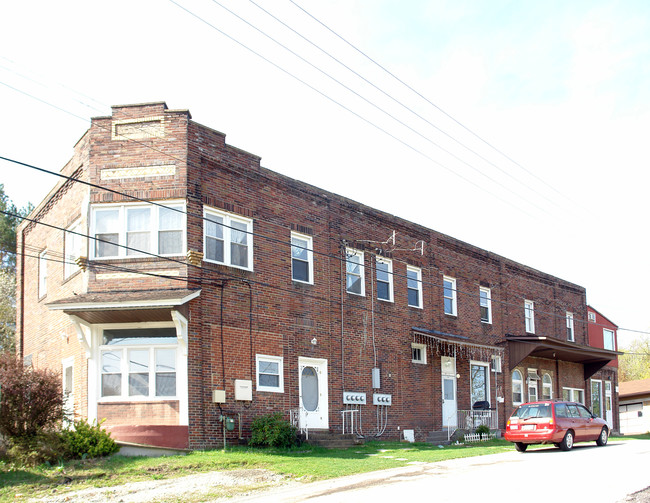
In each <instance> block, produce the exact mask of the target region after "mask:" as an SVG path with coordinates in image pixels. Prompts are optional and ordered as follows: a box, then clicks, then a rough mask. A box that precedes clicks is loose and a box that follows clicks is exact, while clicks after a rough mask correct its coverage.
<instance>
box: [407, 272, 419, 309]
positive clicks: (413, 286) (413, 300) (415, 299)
mask: <svg viewBox="0 0 650 503" xmlns="http://www.w3.org/2000/svg"><path fill="white" fill-rule="evenodd" d="M406 290H407V297H408V305H409V306H411V307H419V308H420V309H422V270H421V269H420V268H419V267H413V266H410V265H408V266H406Z"/></svg>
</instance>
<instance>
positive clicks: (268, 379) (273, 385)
mask: <svg viewBox="0 0 650 503" xmlns="http://www.w3.org/2000/svg"><path fill="white" fill-rule="evenodd" d="M283 361H284V359H283V358H282V357H281V356H269V355H255V365H256V368H257V387H256V389H257V391H271V392H273V393H284V368H283Z"/></svg>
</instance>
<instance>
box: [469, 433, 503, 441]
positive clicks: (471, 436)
mask: <svg viewBox="0 0 650 503" xmlns="http://www.w3.org/2000/svg"><path fill="white" fill-rule="evenodd" d="M464 438H465V442H487V441H488V440H492V439H494V438H497V436H496V434H495V433H483V434H482V435H481V434H480V433H466V434H465V435H464Z"/></svg>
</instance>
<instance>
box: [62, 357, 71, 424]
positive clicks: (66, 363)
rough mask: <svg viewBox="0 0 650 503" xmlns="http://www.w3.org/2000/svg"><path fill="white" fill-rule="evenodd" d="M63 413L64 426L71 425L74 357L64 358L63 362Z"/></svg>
mask: <svg viewBox="0 0 650 503" xmlns="http://www.w3.org/2000/svg"><path fill="white" fill-rule="evenodd" d="M62 363H63V365H62V366H63V372H62V373H61V374H62V378H63V383H62V384H63V386H62V390H63V413H64V414H65V416H64V419H63V422H64V424H66V425H67V424H72V422H73V420H74V387H73V383H74V380H73V368H74V357H70V358H66V359H65V360H63V362H62Z"/></svg>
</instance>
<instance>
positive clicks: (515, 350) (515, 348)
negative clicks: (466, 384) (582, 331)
mask: <svg viewBox="0 0 650 503" xmlns="http://www.w3.org/2000/svg"><path fill="white" fill-rule="evenodd" d="M506 341H507V342H508V347H509V350H510V351H509V356H510V370H512V369H513V368H515V367H516V366H517V365H518V364H519V363H521V362H522V361H523V360H524V359H525V358H526V357H528V356H535V357H538V358H548V359H551V360H562V361H567V362H574V363H581V364H583V365H584V378H585V381H586V380H587V379H589V378H590V377H591V376H592V375H594V374H595V373H596V372H598V371H599V370H600V369H601V368H603V367H604V366H605V365H607V364H608V363H609V362H610V361H612V360H613V359H615V358H616V357H617V356H618V355H621V354H623V353H621V352H619V351H610V350H608V349H602V348H594V347H591V346H583V345H581V344H576V343H575V342H568V341H563V340H561V339H556V338H554V337H549V336H545V335H510V334H506Z"/></svg>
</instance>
